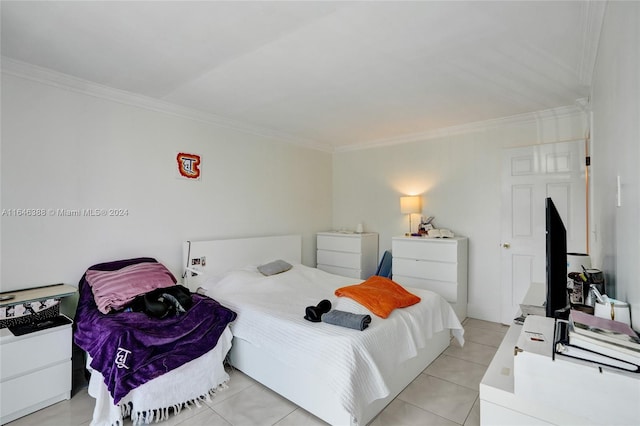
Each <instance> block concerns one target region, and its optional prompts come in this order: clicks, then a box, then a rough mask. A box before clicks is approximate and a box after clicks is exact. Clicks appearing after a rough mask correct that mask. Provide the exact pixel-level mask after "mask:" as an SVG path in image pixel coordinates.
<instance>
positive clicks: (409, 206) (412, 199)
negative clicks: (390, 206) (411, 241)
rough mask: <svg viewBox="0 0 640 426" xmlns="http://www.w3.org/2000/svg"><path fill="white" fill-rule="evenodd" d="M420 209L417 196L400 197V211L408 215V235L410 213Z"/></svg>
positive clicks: (417, 211)
mask: <svg viewBox="0 0 640 426" xmlns="http://www.w3.org/2000/svg"><path fill="white" fill-rule="evenodd" d="M421 211H422V210H421V206H420V197H419V196H417V195H413V196H406V197H400V212H401V213H402V214H408V215H409V235H411V215H412V214H414V213H420V212H421Z"/></svg>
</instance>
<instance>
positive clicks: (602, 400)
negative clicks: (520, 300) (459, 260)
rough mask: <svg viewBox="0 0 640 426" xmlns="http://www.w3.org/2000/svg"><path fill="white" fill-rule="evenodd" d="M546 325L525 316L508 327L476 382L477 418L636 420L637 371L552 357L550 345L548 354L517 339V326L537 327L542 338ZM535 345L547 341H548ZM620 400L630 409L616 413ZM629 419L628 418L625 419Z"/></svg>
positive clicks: (639, 398) (493, 421)
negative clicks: (522, 321) (613, 386)
mask: <svg viewBox="0 0 640 426" xmlns="http://www.w3.org/2000/svg"><path fill="white" fill-rule="evenodd" d="M532 320H533V321H532ZM552 327H553V320H552V319H550V318H544V317H533V316H531V317H527V320H526V321H525V324H524V325H522V326H519V325H512V326H511V327H510V328H509V331H508V332H507V334H506V336H505V338H504V340H503V341H502V344H501V345H500V347H499V348H498V351H497V352H496V355H495V356H494V358H493V360H492V361H491V364H490V365H489V367H488V368H487V371H486V373H485V375H484V377H483V378H482V381H481V382H480V423H481V424H483V425H598V424H600V425H615V424H619V425H626V424H637V420H638V419H640V375H629V374H620V373H617V372H612V371H610V370H609V371H607V370H604V371H603V372H602V373H601V372H599V370H598V369H597V367H594V366H593V365H590V364H587V363H582V362H579V361H568V360H567V359H566V358H563V359H558V358H556V360H555V361H552V359H551V353H550V350H549V351H548V352H549V353H548V354H547V353H546V352H547V351H546V349H545V350H544V351H536V350H527V349H530V348H527V345H523V344H522V340H520V342H519V341H518V340H519V339H520V336H521V335H523V331H536V332H541V333H542V334H544V336H545V339H547V336H548V339H552V338H553V328H552ZM541 345H543V346H545V345H550V341H546V342H543V343H541ZM516 346H523V347H525V350H524V351H523V352H520V353H519V354H518V355H517V357H519V358H518V360H517V361H516V360H515V357H514V348H515V347H516ZM550 347H551V346H549V348H550ZM537 352H540V353H537ZM514 361H516V362H515V363H514ZM514 364H515V367H516V371H515V372H514ZM514 373H515V375H514ZM516 375H517V380H516ZM614 382H615V383H616V384H621V385H620V386H619V387H618V388H617V389H608V390H605V389H603V387H607V386H608V384H611V383H614ZM623 405H625V406H627V407H628V408H629V410H630V411H627V412H626V413H620V414H619V415H618V412H617V411H616V409H615V407H616V406H618V407H621V406H623ZM611 407H614V408H613V409H611ZM630 419H633V420H632V421H631V422H630V421H629V420H630Z"/></svg>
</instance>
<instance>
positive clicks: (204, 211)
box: [0, 73, 332, 291]
mask: <svg viewBox="0 0 640 426" xmlns="http://www.w3.org/2000/svg"><path fill="white" fill-rule="evenodd" d="M178 151H186V152H193V153H197V154H200V155H202V159H203V165H202V180H201V181H200V182H193V181H185V180H179V179H177V178H176V177H175V163H174V162H175V155H176V153H177V152H178ZM1 161H2V163H1V164H2V171H1V177H2V183H1V184H2V204H1V208H2V209H19V208H39V209H83V208H85V209H86V208H99V209H109V208H123V209H127V210H128V215H127V216H125V217H53V216H50V215H47V216H46V217H14V216H7V215H4V216H3V217H2V256H1V258H2V265H1V269H2V273H1V276H2V281H1V286H0V289H1V290H2V291H6V290H9V289H17V288H25V287H31V286H40V285H45V284H51V283H56V282H64V283H69V284H73V285H75V284H76V283H77V282H78V280H79V279H80V277H81V276H82V274H83V273H84V271H85V270H86V268H87V267H89V266H91V265H92V264H95V263H98V262H105V261H110V260H115V259H123V258H129V257H137V256H151V257H155V258H157V259H158V260H159V261H161V262H163V263H164V264H165V265H167V266H168V267H169V268H170V269H171V270H172V271H173V272H174V273H175V274H180V269H181V265H180V264H181V247H182V245H181V243H182V241H184V240H188V239H194V240H197V239H211V238H232V237H246V236H252V235H272V234H285V233H298V234H302V235H303V262H304V263H305V264H308V265H315V236H314V234H315V232H317V231H320V230H325V229H328V228H329V227H330V226H331V178H332V177H331V167H332V166H331V154H329V153H326V152H321V151H318V150H314V149H309V148H304V147H300V146H294V145H291V144H287V143H282V142H278V141H274V140H269V139H267V138H264V137H259V136H254V135H250V134H247V133H241V132H238V131H234V130H231V129H228V128H223V127H220V126H216V125H213V124H211V123H206V122H201V121H196V120H192V119H188V118H181V117H178V116H175V115H171V114H167V113H163V112H157V111H153V110H151V109H148V108H142V107H138V106H132V105H127V104H123V103H119V102H114V101H112V100H107V99H105V98H103V97H95V96H89V95H87V94H86V93H80V92H78V91H75V90H67V89H65V88H60V87H54V86H52V85H49V84H42V83H39V82H36V81H32V80H29V79H24V78H21V77H17V76H14V75H9V74H7V73H3V75H2V158H1Z"/></svg>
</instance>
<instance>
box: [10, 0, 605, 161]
mask: <svg viewBox="0 0 640 426" xmlns="http://www.w3.org/2000/svg"><path fill="white" fill-rule="evenodd" d="M603 4H604V3H602V2H589V1H568V2H563V1H551V2H542V1H520V2H486V1H471V2H461V1H450V2H436V1H432V2H361V1H359V2H328V1H318V2H316V1H301V2H280V1H273V2H272V1H258V2H213V1H210V2H206V1H205V2H186V1H180V2H155V1H142V2H126V1H125V2H62V1H60V2H58V1H45V2H22V1H15V2H14V1H2V3H1V6H0V7H1V14H2V21H1V25H2V26H1V42H2V44H1V49H2V56H3V60H5V61H6V60H7V59H9V60H10V61H13V60H15V61H19V62H20V63H27V64H33V65H36V66H38V67H44V68H47V69H50V70H54V71H56V72H59V73H63V74H68V75H70V76H73V77H76V78H79V79H83V80H88V81H90V82H94V83H97V84H99V85H103V86H108V87H111V88H116V89H120V90H123V91H127V92H132V93H135V94H137V95H144V97H148V98H153V99H157V100H160V101H162V102H166V103H170V104H175V105H178V106H180V107H184V108H188V109H189V110H194V111H198V112H199V113H202V114H206V116H207V117H210V118H211V119H212V120H214V121H215V120H216V119H219V120H221V121H224V122H226V123H234V124H235V125H236V127H242V126H246V128H247V129H252V131H254V132H255V131H256V129H261V130H262V131H264V133H265V134H271V135H282V136H283V137H285V138H287V139H288V140H292V141H298V142H300V143H303V144H312V145H315V146H319V147H325V148H326V149H328V150H341V149H351V148H352V147H362V146H371V145H373V144H381V143H387V142H393V141H398V140H411V139H412V138H414V139H415V138H419V137H420V136H421V135H425V134H429V133H430V132H434V131H436V130H438V129H444V128H451V127H455V126H461V125H464V124H468V123H474V122H479V121H484V120H492V119H497V118H502V117H509V116H514V115H519V114H525V113H530V112H534V111H541V110H546V109H551V108H556V107H560V106H568V105H574V104H575V102H576V100H578V99H581V98H585V97H587V96H588V95H589V85H590V81H591V74H592V71H593V65H594V62H595V57H596V50H597V42H598V36H599V32H600V31H599V29H600V26H601V24H602V18H603V16H604V8H605V7H604V6H603Z"/></svg>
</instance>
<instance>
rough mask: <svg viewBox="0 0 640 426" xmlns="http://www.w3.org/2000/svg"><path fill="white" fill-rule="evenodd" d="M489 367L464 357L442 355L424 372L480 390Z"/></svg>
mask: <svg viewBox="0 0 640 426" xmlns="http://www.w3.org/2000/svg"><path fill="white" fill-rule="evenodd" d="M486 370H487V367H486V366H484V365H482V364H477V363H475V362H470V361H465V360H464V359H460V358H454V357H452V356H448V355H440V356H439V357H438V358H437V359H436V360H435V361H433V362H432V363H431V365H429V367H427V369H426V370H425V371H424V372H423V374H430V375H432V376H435V377H438V378H440V379H443V380H447V381H449V382H451V383H455V384H457V385H460V386H465V387H467V388H469V389H472V390H475V391H478V388H479V385H480V381H481V380H482V377H483V376H484V373H485V371H486Z"/></svg>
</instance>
